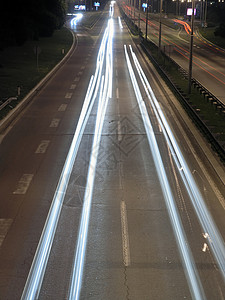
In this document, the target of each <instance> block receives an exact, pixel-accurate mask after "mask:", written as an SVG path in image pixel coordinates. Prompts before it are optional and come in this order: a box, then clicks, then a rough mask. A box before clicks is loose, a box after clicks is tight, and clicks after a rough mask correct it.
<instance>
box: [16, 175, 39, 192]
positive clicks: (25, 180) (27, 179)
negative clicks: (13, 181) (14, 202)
mask: <svg viewBox="0 0 225 300" xmlns="http://www.w3.org/2000/svg"><path fill="white" fill-rule="evenodd" d="M33 176H34V174H23V176H22V177H21V178H20V180H19V182H18V185H17V188H16V190H15V191H14V192H13V194H15V195H23V194H26V192H27V190H28V188H29V185H30V183H31V180H32V178H33Z"/></svg>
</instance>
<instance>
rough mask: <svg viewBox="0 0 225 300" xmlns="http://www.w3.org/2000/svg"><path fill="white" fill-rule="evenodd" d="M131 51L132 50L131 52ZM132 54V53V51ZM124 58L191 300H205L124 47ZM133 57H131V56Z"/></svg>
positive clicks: (144, 106) (150, 125)
mask: <svg viewBox="0 0 225 300" xmlns="http://www.w3.org/2000/svg"><path fill="white" fill-rule="evenodd" d="M131 51H132V50H131ZM132 52H133V51H132ZM125 56H126V60H127V66H128V70H129V74H130V77H131V81H132V84H133V87H134V91H135V95H136V98H137V102H138V105H139V109H140V112H141V116H142V120H143V123H144V126H145V130H146V134H147V138H148V142H149V146H150V149H151V152H152V156H153V159H154V163H155V167H156V171H157V174H158V178H159V181H160V185H161V188H162V192H163V195H164V199H165V202H166V205H167V209H168V213H169V217H170V220H171V224H172V227H173V230H174V234H175V237H176V240H177V244H178V246H179V247H178V248H179V251H180V255H181V258H182V262H183V265H184V270H185V273H186V277H187V281H188V284H189V288H190V291H191V294H192V297H193V299H198V300H203V299H206V297H205V294H204V290H203V288H202V284H201V281H200V278H199V275H198V272H197V269H196V266H195V263H194V259H193V257H192V253H191V250H190V248H189V245H188V241H187V238H186V235H185V232H184V229H183V225H182V222H181V220H180V216H179V213H178V210H177V207H176V203H175V200H174V197H173V194H172V191H171V188H170V184H169V181H168V178H167V175H166V171H165V168H164V165H163V161H162V157H161V154H160V151H159V147H158V144H157V141H156V137H155V134H154V130H153V127H152V124H151V121H150V118H149V115H148V112H147V108H146V105H145V102H144V101H143V98H142V96H141V92H140V89H139V86H138V83H137V80H136V77H135V75H134V71H133V68H132V65H131V62H130V58H129V55H128V52H127V48H126V46H125ZM132 56H133V55H132Z"/></svg>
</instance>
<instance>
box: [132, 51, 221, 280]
mask: <svg viewBox="0 0 225 300" xmlns="http://www.w3.org/2000/svg"><path fill="white" fill-rule="evenodd" d="M131 51H132V50H131ZM132 56H133V59H134V62H135V65H136V67H137V71H138V73H139V76H140V79H141V80H142V83H143V86H144V88H145V91H146V94H147V96H148V99H149V101H150V104H151V106H152V108H153V110H154V112H155V115H156V117H157V120H158V122H159V124H160V126H161V128H162V130H163V134H164V136H165V138H166V141H167V143H168V145H169V148H170V151H171V153H172V155H173V159H174V161H175V163H176V166H177V169H178V170H180V175H181V178H182V180H183V182H184V184H185V187H186V190H187V192H188V194H189V197H190V199H191V201H192V205H193V207H194V209H195V212H196V214H197V216H198V219H199V221H200V223H201V226H202V230H203V232H204V233H207V236H208V237H209V238H208V239H207V240H208V244H209V247H210V248H211V250H212V253H213V254H214V257H215V259H216V261H217V263H218V266H219V269H220V271H221V274H222V276H223V279H224V280H225V247H224V241H223V239H222V237H221V234H220V232H219V231H218V229H217V226H216V225H215V222H214V220H213V218H212V216H211V214H210V213H209V211H208V209H207V207H206V205H205V202H204V199H203V197H202V195H201V193H200V191H199V189H198V186H197V184H196V182H195V180H194V178H193V176H192V173H191V171H190V169H189V167H188V165H187V163H186V161H185V159H184V157H183V155H182V152H181V150H180V148H179V146H178V144H177V142H176V139H175V137H174V135H173V133H172V130H171V129H170V126H169V124H168V122H167V120H166V118H165V116H164V114H163V112H162V110H161V107H160V105H159V103H158V101H157V99H156V97H155V95H154V92H153V90H152V88H151V86H150V84H149V82H148V80H147V78H146V76H145V74H144V72H143V70H142V68H141V66H140V64H139V62H138V60H137V57H136V55H135V53H134V52H133V51H132Z"/></svg>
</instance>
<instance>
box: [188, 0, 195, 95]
mask: <svg viewBox="0 0 225 300" xmlns="http://www.w3.org/2000/svg"><path fill="white" fill-rule="evenodd" d="M194 14H195V0H192V14H191V37H190V56H189V76H188V94H190V93H191V79H192V60H193V32H194Z"/></svg>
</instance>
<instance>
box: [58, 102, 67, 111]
mask: <svg viewBox="0 0 225 300" xmlns="http://www.w3.org/2000/svg"><path fill="white" fill-rule="evenodd" d="M66 109H67V104H65V103H63V104H61V105H60V107H59V108H58V111H65V110H66Z"/></svg>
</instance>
